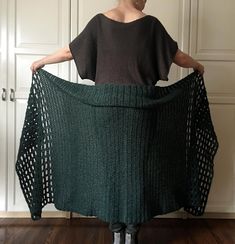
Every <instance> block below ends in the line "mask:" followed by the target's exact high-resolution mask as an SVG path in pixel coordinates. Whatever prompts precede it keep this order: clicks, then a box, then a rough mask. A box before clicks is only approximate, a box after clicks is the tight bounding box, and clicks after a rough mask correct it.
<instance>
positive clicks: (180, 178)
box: [15, 69, 219, 224]
mask: <svg viewBox="0 0 235 244" xmlns="http://www.w3.org/2000/svg"><path fill="white" fill-rule="evenodd" d="M218 146H219V144H218V141H217V137H216V134H215V131H214V128H213V124H212V120H211V115H210V109H209V104H208V99H207V92H206V88H205V84H204V80H203V77H202V76H201V75H200V74H198V73H197V72H193V73H191V74H189V75H188V76H186V77H185V78H183V79H181V80H179V81H177V82H175V83H174V84H171V85H168V86H165V87H160V86H146V85H132V84H130V85H127V84H125V85H124V84H114V83H106V84H96V85H85V84H79V83H73V82H69V81H67V80H64V79H61V78H59V77H57V76H55V75H53V74H51V73H49V72H47V71H45V70H43V69H40V70H38V72H36V73H34V74H33V76H32V84H31V87H30V92H29V97H28V102H27V108H26V114H25V120H24V124H23V128H22V134H21V138H20V143H19V150H18V155H17V161H16V164H15V169H16V172H17V175H18V178H19V182H20V185H21V189H22V192H23V194H24V197H25V200H26V202H27V204H28V207H29V209H30V212H31V218H32V219H33V220H37V219H40V218H41V213H42V208H43V207H44V206H45V205H46V204H49V203H54V205H55V207H56V209H58V210H64V211H72V212H79V213H80V214H82V215H85V216H97V217H98V218H100V219H102V220H104V221H107V222H111V221H112V222H114V221H117V222H124V223H127V224H128V223H132V224H135V223H143V222H145V221H148V220H150V219H151V218H153V217H154V216H156V215H159V214H165V213H168V212H172V211H175V210H179V209H180V208H184V210H185V211H187V212H188V213H191V214H192V215H196V216H199V215H202V214H203V213H204V211H205V207H206V203H207V199H208V194H209V190H210V187H211V183H212V178H213V166H214V163H213V160H214V156H215V154H216V152H217V149H218Z"/></svg>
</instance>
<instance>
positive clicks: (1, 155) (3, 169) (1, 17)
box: [0, 0, 8, 211]
mask: <svg viewBox="0 0 235 244" xmlns="http://www.w3.org/2000/svg"><path fill="white" fill-rule="evenodd" d="M6 11H7V1H6V0H0V89H1V97H0V211H5V210H6V195H7V194H6V187H7V177H6V173H7V164H6V160H7V155H6V151H7V148H6V142H7V135H6V128H7V127H6V126H7V117H6V116H7V110H6V109H7V100H8V94H7V74H6V58H7V50H6V47H7V19H6V18H7V12H6Z"/></svg>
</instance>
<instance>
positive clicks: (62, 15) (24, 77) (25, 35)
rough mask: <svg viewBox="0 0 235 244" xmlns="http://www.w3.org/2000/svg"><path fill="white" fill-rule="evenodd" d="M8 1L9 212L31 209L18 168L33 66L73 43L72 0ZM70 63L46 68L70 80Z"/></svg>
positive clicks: (49, 208)
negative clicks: (17, 158) (71, 37)
mask: <svg viewBox="0 0 235 244" xmlns="http://www.w3.org/2000/svg"><path fill="white" fill-rule="evenodd" d="M8 4H9V8H8V9H9V13H8V17H9V18H8V25H9V31H8V34H9V36H8V40H9V42H8V87H9V91H11V90H10V89H12V94H11V95H12V98H13V101H9V104H8V211H28V207H27V205H26V202H25V199H24V197H23V194H22V191H21V189H20V184H19V180H18V177H17V175H16V172H15V168H14V167H15V162H16V156H17V150H18V147H19V140H20V136H21V131H22V128H23V120H24V117H25V111H26V105H27V99H28V94H29V88H30V86H31V79H32V73H31V70H30V65H31V63H32V62H33V61H35V60H37V59H39V58H41V57H43V56H45V55H48V54H51V53H53V52H55V51H56V50H58V49H59V48H61V47H64V46H66V45H67V44H68V43H69V40H70V1H69V0H50V1H47V0H41V1H36V0H30V1H28V0H9V1H8ZM69 64H70V62H63V63H59V64H50V65H46V66H45V67H44V68H45V69H46V70H48V71H49V72H52V73H53V74H55V75H58V76H60V77H63V78H64V79H69ZM44 209H45V210H47V209H48V210H52V209H53V210H54V209H55V208H54V206H53V205H47V206H46V207H45V208H44Z"/></svg>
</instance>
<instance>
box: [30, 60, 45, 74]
mask: <svg viewBox="0 0 235 244" xmlns="http://www.w3.org/2000/svg"><path fill="white" fill-rule="evenodd" d="M42 67H44V65H43V64H41V63H40V62H39V61H35V62H33V63H32V64H31V66H30V69H31V71H32V73H35V72H36V71H37V70H38V69H40V68H42Z"/></svg>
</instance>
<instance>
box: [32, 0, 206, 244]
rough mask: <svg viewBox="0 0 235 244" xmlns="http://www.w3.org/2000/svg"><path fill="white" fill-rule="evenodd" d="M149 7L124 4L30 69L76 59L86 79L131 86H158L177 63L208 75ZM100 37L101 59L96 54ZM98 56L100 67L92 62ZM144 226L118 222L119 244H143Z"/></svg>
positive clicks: (126, 0)
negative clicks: (140, 238) (140, 235)
mask: <svg viewBox="0 0 235 244" xmlns="http://www.w3.org/2000/svg"><path fill="white" fill-rule="evenodd" d="M145 4H146V0H119V1H118V5H117V6H116V7H115V8H113V9H111V10H109V11H107V12H105V13H100V14H97V15H96V16H95V17H93V18H92V20H91V21H89V23H88V24H87V26H86V27H85V28H84V30H83V32H81V33H80V35H79V36H78V37H76V38H75V39H74V40H73V41H72V42H71V43H70V44H69V45H68V46H66V47H64V48H61V49H59V50H58V51H57V52H55V53H53V54H51V55H48V56H46V57H44V58H42V59H40V60H37V61H35V62H33V63H32V65H31V67H30V68H31V70H32V72H36V71H37V70H38V69H40V68H42V67H44V66H45V65H46V64H52V63H59V62H64V61H69V60H72V59H74V61H75V64H76V66H77V69H78V72H79V74H80V76H81V78H89V79H91V80H93V81H94V82H95V83H96V84H97V83H105V82H116V83H128V82H131V83H139V84H144V85H149V84H151V85H155V84H156V82H157V81H158V80H168V77H167V76H168V73H169V69H170V66H171V64H172V63H175V64H176V65H178V66H180V67H184V68H193V69H194V70H197V71H198V72H199V73H200V74H203V73H204V67H203V65H202V64H200V63H199V62H197V61H195V60H194V59H193V58H192V57H190V56H189V55H187V54H186V53H184V52H182V51H181V50H180V49H179V48H178V45H177V42H175V41H174V40H173V39H172V38H171V37H170V35H169V34H168V33H167V31H166V30H165V28H164V27H163V25H162V24H161V23H160V22H159V21H158V19H157V18H156V17H154V16H151V15H146V14H144V13H143V12H142V10H143V9H144V7H145ZM98 28H99V31H97V34H96V36H95V34H94V33H95V32H96V30H98ZM98 35H99V38H97V36H98ZM91 36H92V38H91ZM94 36H95V37H96V38H97V43H96V42H95V43H96V44H95V45H97V47H98V49H99V50H100V52H99V56H96V54H97V53H94V52H92V51H93V48H94V45H93V44H94ZM98 40H99V41H98ZM151 44H153V45H155V46H151ZM85 52H86V53H85ZM89 52H90V54H89ZM88 54H89V55H88ZM90 55H91V56H90ZM94 56H95V60H96V63H95V62H94V60H93V61H91V60H92V58H93V57H94ZM84 57H85V58H86V59H84ZM140 57H141V58H140ZM86 65H87V66H89V65H90V67H89V68H87V67H86ZM139 227H140V223H139V224H130V223H129V224H125V223H120V222H117V223H110V225H109V228H110V230H112V232H113V242H114V243H115V244H118V243H124V239H126V243H132V244H133V243H137V238H136V237H137V235H136V234H137V232H138V230H139ZM124 230H126V236H124Z"/></svg>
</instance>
